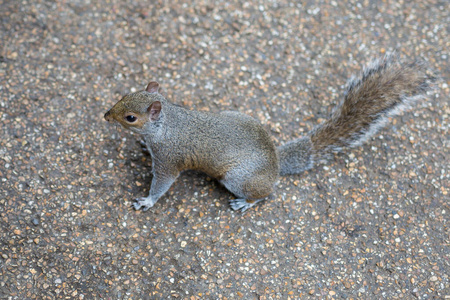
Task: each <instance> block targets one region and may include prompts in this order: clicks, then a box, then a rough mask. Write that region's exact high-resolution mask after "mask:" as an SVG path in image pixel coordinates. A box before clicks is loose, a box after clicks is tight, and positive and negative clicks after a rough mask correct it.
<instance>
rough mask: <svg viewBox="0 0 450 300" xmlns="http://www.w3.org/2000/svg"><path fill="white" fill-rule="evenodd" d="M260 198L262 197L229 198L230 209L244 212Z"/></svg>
mask: <svg viewBox="0 0 450 300" xmlns="http://www.w3.org/2000/svg"><path fill="white" fill-rule="evenodd" d="M262 200H263V199H259V200H247V199H231V200H230V201H229V203H230V206H231V209H233V210H240V211H241V212H244V211H246V210H247V209H249V208H250V207H252V206H254V205H255V204H256V203H258V202H260V201H262Z"/></svg>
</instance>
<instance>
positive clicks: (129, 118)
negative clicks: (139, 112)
mask: <svg viewBox="0 0 450 300" xmlns="http://www.w3.org/2000/svg"><path fill="white" fill-rule="evenodd" d="M125 119H126V120H127V122H130V123H133V122H136V120H137V118H136V117H135V116H133V115H129V116H126V117H125Z"/></svg>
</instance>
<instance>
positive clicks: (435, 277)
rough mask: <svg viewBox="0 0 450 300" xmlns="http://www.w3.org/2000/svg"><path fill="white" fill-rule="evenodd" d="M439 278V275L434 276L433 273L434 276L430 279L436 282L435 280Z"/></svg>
mask: <svg viewBox="0 0 450 300" xmlns="http://www.w3.org/2000/svg"><path fill="white" fill-rule="evenodd" d="M437 280H438V277H437V276H434V275H433V276H431V277H430V281H433V282H434V281H437Z"/></svg>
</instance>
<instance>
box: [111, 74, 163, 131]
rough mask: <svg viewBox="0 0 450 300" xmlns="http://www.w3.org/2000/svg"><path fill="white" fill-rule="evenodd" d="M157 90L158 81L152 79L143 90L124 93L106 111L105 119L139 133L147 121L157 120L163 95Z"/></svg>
mask: <svg viewBox="0 0 450 300" xmlns="http://www.w3.org/2000/svg"><path fill="white" fill-rule="evenodd" d="M158 90H159V83H157V82H155V81H152V82H150V83H149V84H148V85H147V88H146V89H145V91H140V92H136V93H131V94H128V95H126V96H125V97H123V98H122V99H121V100H120V101H119V102H117V103H116V104H115V105H114V106H113V107H112V108H111V109H110V110H108V111H107V112H106V114H105V120H106V121H108V122H118V123H119V124H120V125H122V126H123V127H125V128H126V129H130V130H132V131H135V132H138V133H140V132H141V130H142V128H143V127H144V125H145V124H146V123H147V122H152V123H153V122H157V121H158V120H159V118H160V115H161V102H162V101H163V100H164V97H163V96H162V95H161V94H160V93H159V92H158Z"/></svg>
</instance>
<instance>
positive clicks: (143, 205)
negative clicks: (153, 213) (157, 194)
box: [132, 198, 155, 211]
mask: <svg viewBox="0 0 450 300" xmlns="http://www.w3.org/2000/svg"><path fill="white" fill-rule="evenodd" d="M134 201H135V202H134V203H133V204H132V206H133V208H134V209H135V210H140V209H142V211H147V210H149V209H150V208H151V207H153V205H154V204H155V203H153V202H152V201H151V200H150V199H148V198H138V199H135V200H134Z"/></svg>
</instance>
